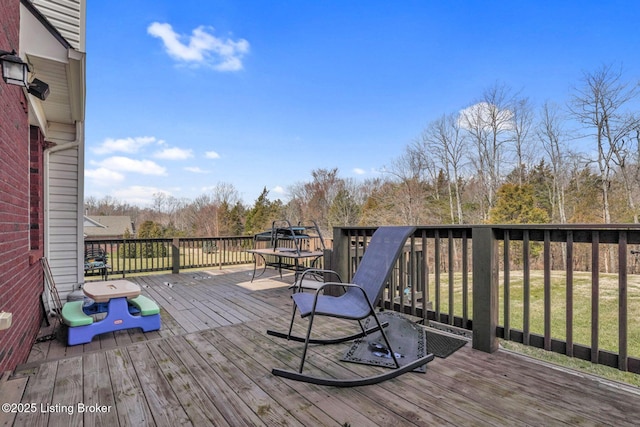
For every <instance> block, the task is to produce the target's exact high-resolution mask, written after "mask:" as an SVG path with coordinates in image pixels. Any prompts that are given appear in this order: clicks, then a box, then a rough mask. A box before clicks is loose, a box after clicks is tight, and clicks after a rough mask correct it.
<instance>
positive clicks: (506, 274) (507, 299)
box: [503, 230, 511, 340]
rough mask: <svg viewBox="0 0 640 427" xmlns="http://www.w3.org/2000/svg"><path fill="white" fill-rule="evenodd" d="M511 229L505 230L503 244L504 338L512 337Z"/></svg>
mask: <svg viewBox="0 0 640 427" xmlns="http://www.w3.org/2000/svg"><path fill="white" fill-rule="evenodd" d="M510 233H511V231H510V230H505V231H504V244H503V250H504V253H503V262H504V268H503V286H504V289H503V292H504V302H503V311H504V339H506V340H510V339H511V318H510V314H511V313H510V310H509V306H510V304H511V295H510V293H511V286H510V282H511V248H510V246H509V243H510V241H511V240H510V239H511V237H510Z"/></svg>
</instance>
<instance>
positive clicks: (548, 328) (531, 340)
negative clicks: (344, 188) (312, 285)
mask: <svg viewBox="0 0 640 427" xmlns="http://www.w3.org/2000/svg"><path fill="white" fill-rule="evenodd" d="M374 231H375V228H336V229H334V242H333V245H334V250H333V254H332V257H331V260H330V265H331V266H332V268H333V269H335V270H338V272H339V273H340V275H341V276H342V277H352V275H353V273H354V271H355V269H356V268H357V266H358V262H359V259H360V257H361V256H362V254H363V252H364V251H365V250H366V246H367V244H368V241H369V239H370V237H371V235H372V234H373V232H374ZM639 244H640V227H639V226H634V225H597V226H596V225H562V226H559V225H558V226H556V225H522V226H516V225H500V226H488V225H487V226H432V227H419V228H418V229H417V230H416V232H415V234H414V236H413V237H412V238H411V239H409V240H408V241H407V245H406V250H405V252H404V253H403V255H402V257H401V259H400V260H399V262H398V265H397V268H396V272H395V274H393V276H392V278H391V279H390V281H389V283H388V285H387V287H386V289H385V291H384V293H383V296H382V302H381V304H382V305H383V306H384V307H385V308H387V309H393V310H396V311H401V312H404V313H407V314H412V315H415V316H420V317H422V318H423V319H424V321H425V322H429V321H431V322H438V323H441V324H446V325H451V326H453V327H457V328H462V329H466V330H470V331H472V334H473V346H474V348H476V349H479V350H483V351H486V352H493V351H495V350H497V348H498V342H499V339H506V340H511V341H516V342H519V343H522V344H525V345H529V346H534V347H538V348H544V349H546V350H550V351H553V352H557V353H562V354H566V355H568V356H571V357H576V358H580V359H584V360H589V361H591V362H593V363H599V364H603V365H607V366H612V367H616V368H618V369H621V370H624V371H631V372H635V373H640V274H638V273H639V271H638V268H639V267H640V266H639V265H638V259H636V256H637V255H634V252H635V249H636V248H637V247H636V246H635V245H639Z"/></svg>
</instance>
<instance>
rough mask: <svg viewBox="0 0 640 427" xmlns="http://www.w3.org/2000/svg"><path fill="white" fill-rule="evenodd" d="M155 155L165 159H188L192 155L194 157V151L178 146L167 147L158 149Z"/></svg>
mask: <svg viewBox="0 0 640 427" xmlns="http://www.w3.org/2000/svg"><path fill="white" fill-rule="evenodd" d="M153 157H155V158H157V159H165V160H186V159H188V158H190V157H193V151H192V150H185V149H182V148H177V147H174V148H165V149H164V150H162V151H158V152H157V153H156V154H154V155H153Z"/></svg>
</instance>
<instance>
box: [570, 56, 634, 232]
mask: <svg viewBox="0 0 640 427" xmlns="http://www.w3.org/2000/svg"><path fill="white" fill-rule="evenodd" d="M637 95H638V85H637V84H629V83H625V82H623V81H622V71H621V70H614V69H613V67H612V66H611V65H605V66H602V67H601V68H600V69H598V70H597V71H595V72H591V73H585V74H584V76H583V78H582V85H581V86H580V87H578V88H575V89H574V91H573V96H572V100H571V103H570V105H569V108H570V111H571V112H572V113H573V115H574V116H575V117H576V119H577V120H578V121H580V122H581V123H582V124H583V125H584V127H585V129H587V130H589V131H591V132H592V136H593V137H594V138H595V143H596V152H597V154H596V159H594V163H595V164H596V165H597V167H598V172H599V176H600V186H601V191H602V212H603V219H604V222H605V223H610V222H611V206H610V194H609V191H610V187H611V180H612V175H613V173H614V167H615V163H614V161H615V160H618V156H619V155H621V153H623V152H624V150H625V146H626V144H627V143H628V142H629V140H630V135H632V132H633V130H634V129H637V126H638V124H637V121H636V120H635V119H632V117H633V116H631V115H629V114H628V112H626V110H625V108H626V107H627V106H628V104H629V102H630V101H631V100H633V99H634V98H636V97H637ZM618 161H619V163H620V160H618Z"/></svg>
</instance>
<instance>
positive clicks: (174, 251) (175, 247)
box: [171, 237, 180, 274]
mask: <svg viewBox="0 0 640 427" xmlns="http://www.w3.org/2000/svg"><path fill="white" fill-rule="evenodd" d="M171 257H172V258H171V272H172V273H173V274H178V273H180V239H179V238H177V237H174V238H173V242H172V244H171Z"/></svg>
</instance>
